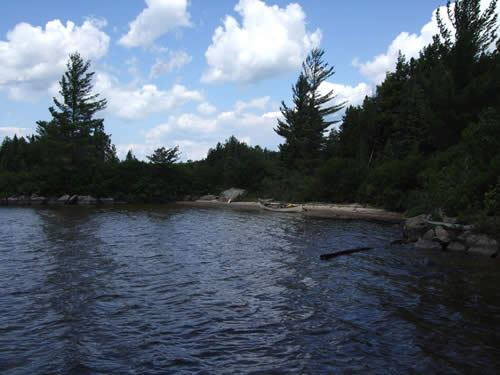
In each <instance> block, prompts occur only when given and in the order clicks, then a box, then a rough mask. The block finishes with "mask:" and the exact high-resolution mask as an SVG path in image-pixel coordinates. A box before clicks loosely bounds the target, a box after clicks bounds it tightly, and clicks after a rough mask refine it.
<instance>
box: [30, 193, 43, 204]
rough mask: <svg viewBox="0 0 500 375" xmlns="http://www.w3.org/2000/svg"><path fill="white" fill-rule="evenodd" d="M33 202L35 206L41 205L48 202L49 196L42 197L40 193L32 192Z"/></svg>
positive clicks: (31, 199)
mask: <svg viewBox="0 0 500 375" xmlns="http://www.w3.org/2000/svg"><path fill="white" fill-rule="evenodd" d="M30 201H31V204H32V205H34V206H40V205H42V204H45V203H46V202H47V198H45V197H40V196H39V195H38V194H32V195H31V198H30Z"/></svg>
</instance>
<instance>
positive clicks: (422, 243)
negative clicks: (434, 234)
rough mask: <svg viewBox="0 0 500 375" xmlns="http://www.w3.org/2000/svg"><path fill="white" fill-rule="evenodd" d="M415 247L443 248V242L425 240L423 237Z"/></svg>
mask: <svg viewBox="0 0 500 375" xmlns="http://www.w3.org/2000/svg"><path fill="white" fill-rule="evenodd" d="M415 248H417V249H426V250H441V244H440V243H438V242H435V241H430V240H424V239H423V238H420V239H419V240H418V241H417V242H415Z"/></svg>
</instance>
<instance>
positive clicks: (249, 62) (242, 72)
mask: <svg viewBox="0 0 500 375" xmlns="http://www.w3.org/2000/svg"><path fill="white" fill-rule="evenodd" d="M234 9H235V11H236V12H238V13H239V14H240V15H241V17H242V24H241V25H240V24H239V23H238V21H237V20H236V19H235V18H233V17H231V16H229V15H228V16H226V18H225V20H224V25H223V26H220V27H218V28H217V29H216V30H215V32H214V35H213V37H212V44H211V45H210V46H209V47H208V49H207V51H206V52H205V56H206V59H207V63H208V66H209V68H208V70H207V71H206V72H205V73H204V74H203V76H202V78H201V80H202V82H204V83H215V82H227V81H240V82H257V81H260V80H263V79H266V78H270V77H274V76H277V75H280V74H282V73H283V72H287V71H292V70H295V69H297V68H298V67H300V65H301V63H302V61H303V60H304V59H305V57H306V56H307V54H308V53H309V51H310V50H311V49H312V48H315V47H318V46H319V44H320V41H321V31H320V30H319V29H317V30H316V31H314V32H310V31H308V30H307V29H306V15H305V13H304V11H303V10H302V8H301V6H300V5H298V4H296V3H293V4H289V5H288V6H287V7H286V8H280V7H279V6H277V5H274V6H268V5H266V4H265V3H264V2H263V1H261V0H240V1H239V3H238V4H237V5H236V6H235V8H234Z"/></svg>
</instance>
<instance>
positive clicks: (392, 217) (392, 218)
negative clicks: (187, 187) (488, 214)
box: [176, 200, 404, 223]
mask: <svg viewBox="0 0 500 375" xmlns="http://www.w3.org/2000/svg"><path fill="white" fill-rule="evenodd" d="M176 204H179V205H183V206H191V207H218V208H223V207H224V208H231V209H241V210H261V208H260V207H259V204H258V203H257V202H231V203H226V202H219V201H217V200H213V201H200V200H198V201H180V202H176ZM304 209H305V211H304V212H301V213H289V214H290V215H306V216H311V217H325V218H335V219H358V220H374V221H384V222H389V223H400V222H402V221H403V220H404V216H403V214H401V213H398V212H391V211H386V210H383V209H380V208H373V207H368V206H362V205H360V204H345V205H339V204H329V203H306V204H304ZM269 214H270V215H272V214H273V213H272V212H269Z"/></svg>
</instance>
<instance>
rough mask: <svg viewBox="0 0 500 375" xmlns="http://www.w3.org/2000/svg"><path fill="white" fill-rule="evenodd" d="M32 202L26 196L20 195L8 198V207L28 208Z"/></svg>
mask: <svg viewBox="0 0 500 375" xmlns="http://www.w3.org/2000/svg"><path fill="white" fill-rule="evenodd" d="M30 204H31V201H30V199H29V197H26V196H24V195H20V196H18V197H9V198H7V205H9V206H27V205H30Z"/></svg>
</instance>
